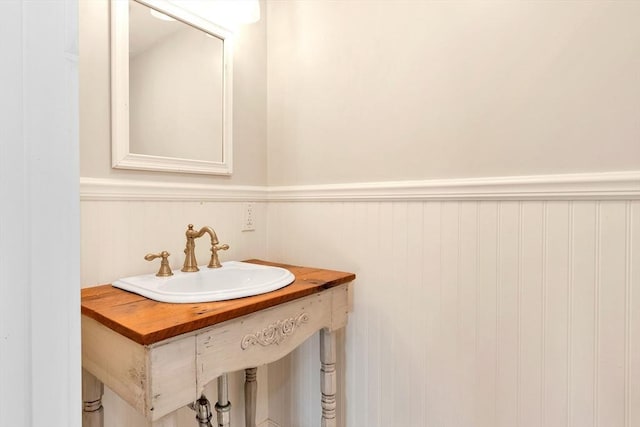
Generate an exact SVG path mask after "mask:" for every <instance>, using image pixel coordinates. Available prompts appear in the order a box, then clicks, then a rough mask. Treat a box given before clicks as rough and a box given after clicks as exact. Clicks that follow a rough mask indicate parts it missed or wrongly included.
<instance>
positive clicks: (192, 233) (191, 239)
mask: <svg viewBox="0 0 640 427" xmlns="http://www.w3.org/2000/svg"><path fill="white" fill-rule="evenodd" d="M205 234H208V235H209V237H210V239H211V260H210V261H209V265H207V267H209V268H219V267H222V265H221V264H220V260H219V259H218V251H219V250H227V249H229V245H226V244H225V245H220V244H219V243H220V242H219V241H218V235H217V234H216V232H215V231H214V229H213V228H211V227H209V226H205V227H202V228H201V229H200V230H198V231H196V230H194V229H193V224H189V226H188V227H187V231H186V232H185V236H186V238H187V245H186V247H185V249H184V254H185V258H184V265H183V266H182V269H181V271H185V272H194V271H199V270H200V269H199V268H198V261H197V260H196V252H195V249H196V241H195V240H196V239H198V238H200V237H202V236H204V235H205Z"/></svg>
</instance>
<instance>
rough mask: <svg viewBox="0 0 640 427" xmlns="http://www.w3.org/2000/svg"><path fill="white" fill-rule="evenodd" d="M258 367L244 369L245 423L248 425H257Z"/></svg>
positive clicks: (247, 426)
mask: <svg viewBox="0 0 640 427" xmlns="http://www.w3.org/2000/svg"><path fill="white" fill-rule="evenodd" d="M257 373H258V368H249V369H245V370H244V423H245V426H246V427H256V399H257V393H256V392H257V390H258V383H257V382H256V375H257Z"/></svg>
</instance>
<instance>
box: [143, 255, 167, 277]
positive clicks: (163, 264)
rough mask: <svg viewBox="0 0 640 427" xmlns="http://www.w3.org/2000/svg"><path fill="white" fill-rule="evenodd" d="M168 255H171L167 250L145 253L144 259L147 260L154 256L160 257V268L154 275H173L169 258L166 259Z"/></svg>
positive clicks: (152, 258) (151, 259) (154, 257)
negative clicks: (157, 252)
mask: <svg viewBox="0 0 640 427" xmlns="http://www.w3.org/2000/svg"><path fill="white" fill-rule="evenodd" d="M169 255H171V254H170V253H169V252H167V251H162V252H160V253H159V254H146V255H145V256H144V259H146V260H147V261H153V260H154V259H156V258H162V260H161V261H160V270H158V272H157V273H156V276H158V277H167V276H173V272H172V271H171V267H169V260H168V258H169Z"/></svg>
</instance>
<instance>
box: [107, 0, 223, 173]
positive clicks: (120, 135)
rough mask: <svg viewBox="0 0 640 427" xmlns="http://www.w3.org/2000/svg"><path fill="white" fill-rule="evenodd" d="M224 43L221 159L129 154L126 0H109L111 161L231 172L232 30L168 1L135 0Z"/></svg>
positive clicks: (116, 164) (120, 166)
mask: <svg viewBox="0 0 640 427" xmlns="http://www.w3.org/2000/svg"><path fill="white" fill-rule="evenodd" d="M136 1H137V2H138V3H141V4H144V5H146V6H149V7H151V8H153V9H156V10H158V11H160V12H162V13H164V14H166V15H169V16H172V17H174V18H176V19H178V20H180V21H183V22H185V23H187V24H189V25H191V26H193V27H196V28H198V29H200V30H203V31H206V32H208V33H210V34H213V35H215V36H216V37H218V38H220V39H222V42H223V56H224V58H223V67H224V68H223V69H224V72H223V90H222V92H223V108H222V111H223V118H222V127H223V131H222V161H221V162H214V161H206V160H198V159H181V158H174V157H163V156H152V155H146V154H135V153H131V150H130V144H129V0H111V164H112V166H113V167H114V168H117V169H137V170H151V171H164V172H183V173H198V174H213V175H231V172H232V170H233V168H232V159H233V156H232V154H233V153H232V151H233V150H232V145H233V144H232V125H233V120H232V111H233V104H232V87H233V82H232V64H233V59H232V51H233V50H232V42H233V41H232V32H231V31H230V30H227V29H225V28H223V27H220V26H218V25H216V24H214V23H212V22H210V21H207V20H205V19H203V18H201V17H199V16H197V15H195V14H193V13H191V12H189V11H187V10H185V9H182V8H180V7H179V6H177V5H176V4H175V3H173V2H171V1H167V0H136Z"/></svg>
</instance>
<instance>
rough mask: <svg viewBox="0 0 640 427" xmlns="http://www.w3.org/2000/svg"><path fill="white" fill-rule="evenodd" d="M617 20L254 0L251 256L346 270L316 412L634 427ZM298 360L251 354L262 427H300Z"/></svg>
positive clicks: (630, 8) (622, 28) (639, 67)
mask: <svg viewBox="0 0 640 427" xmlns="http://www.w3.org/2000/svg"><path fill="white" fill-rule="evenodd" d="M639 19H640V3H637V2H506V1H502V2H496V1H488V2H486V1H485V2H427V1H422V2H421V1H394V2H385V1H362V2H306V1H279V2H269V3H268V25H269V27H268V52H269V56H268V90H269V96H268V117H269V118H268V144H269V150H268V155H269V163H268V168H269V180H268V182H269V185H270V187H269V188H270V195H271V199H272V200H278V201H271V202H270V203H269V204H268V227H269V233H268V237H267V242H268V249H267V254H268V256H269V258H270V259H272V260H274V261H283V262H289V263H294V264H304V265H316V266H319V267H324V268H335V269H341V270H346V271H353V272H355V273H356V274H357V276H358V278H357V280H356V282H355V284H354V286H353V311H352V313H351V314H350V319H349V324H348V326H347V330H346V332H345V334H344V338H343V345H344V348H345V350H346V360H344V363H343V364H342V366H341V367H340V369H344V371H345V372H346V382H345V383H344V384H342V386H341V394H340V398H339V401H338V402H339V408H342V409H340V410H339V411H340V412H339V413H338V417H339V421H340V422H339V423H338V425H346V426H351V427H356V426H365V425H366V426H402V427H418V426H420V427H422V426H433V427H468V426H474V427H498V426H505V427H506V426H508V427H512V426H560V425H563V426H575V427H589V426H594V427H595V426H607V427H609V426H611V427H631V426H635V425H639V424H640V412H638V409H637V408H640V382H639V380H638V378H640V364H639V363H638V361H639V360H640V347H639V344H638V343H640V328H639V327H638V324H639V323H638V320H639V319H640V317H639V316H640V304H639V302H638V300H637V298H636V297H635V295H636V293H637V292H638V287H639V286H640V282H639V281H638V277H640V276H639V274H640V252H639V251H638V249H637V248H638V245H639V244H640V233H639V231H638V230H639V227H638V224H640V204H639V202H638V199H639V198H640V143H639V142H638V141H640V127H639V126H638V123H639V122H638V119H637V118H638V116H639V115H638V114H639V113H640V104H638V99H640V85H639V84H638V79H637V76H638V75H640V62H638V58H639V57H640V26H638V25H637V22H638V21H639ZM625 170H628V171H632V172H631V173H630V174H628V175H624V176H625V177H626V178H623V179H621V180H619V181H618V180H617V178H615V179H614V180H613V181H609V179H610V177H611V176H615V174H614V175H606V174H605V175H598V174H593V175H592V173H595V172H612V171H625ZM577 172H583V173H586V175H581V176H572V175H564V174H571V173H577ZM547 174H554V175H553V176H548V175H547ZM518 175H523V176H524V175H530V176H531V177H530V178H526V179H512V178H509V177H510V176H518ZM487 177H497V179H494V180H487V179H486V178H487ZM434 178H437V179H438V180H432V179H434ZM461 178H469V179H468V180H460V179H461ZM405 180H414V181H406V182H404V181H405ZM381 181H382V182H383V181H390V182H391V183H387V184H383V185H379V184H376V183H377V182H381ZM614 181H615V182H614ZM355 183H360V184H355ZM529 184H532V185H531V186H530V185H529ZM574 184H575V186H574ZM485 199H486V200H485ZM317 354H318V338H317V336H316V337H313V338H312V339H310V340H309V342H307V343H306V344H305V345H304V346H303V347H301V348H300V349H299V350H297V351H296V352H295V353H294V354H292V355H291V356H290V357H287V358H285V359H283V360H281V361H279V362H277V363H275V364H272V365H270V367H269V389H270V390H269V391H270V402H269V417H270V418H271V420H273V421H274V422H275V423H277V424H278V425H280V426H282V427H285V426H286V427H298V426H300V427H310V426H318V425H319V424H320V423H319V417H320V406H319V404H318V402H319V401H320V392H319V378H318V371H319V369H320V367H319V363H318V358H317Z"/></svg>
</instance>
